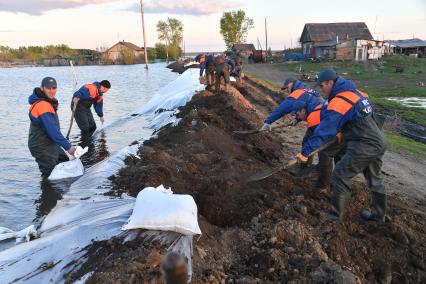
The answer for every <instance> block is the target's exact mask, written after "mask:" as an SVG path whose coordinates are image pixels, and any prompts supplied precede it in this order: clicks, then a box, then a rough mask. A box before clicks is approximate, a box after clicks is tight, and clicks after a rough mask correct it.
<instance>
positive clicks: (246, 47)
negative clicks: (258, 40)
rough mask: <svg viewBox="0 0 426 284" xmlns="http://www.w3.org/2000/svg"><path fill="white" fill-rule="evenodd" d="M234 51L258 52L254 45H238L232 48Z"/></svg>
mask: <svg viewBox="0 0 426 284" xmlns="http://www.w3.org/2000/svg"><path fill="white" fill-rule="evenodd" d="M232 50H235V51H253V50H256V48H255V47H254V44H252V43H236V44H234V45H233V46H232Z"/></svg>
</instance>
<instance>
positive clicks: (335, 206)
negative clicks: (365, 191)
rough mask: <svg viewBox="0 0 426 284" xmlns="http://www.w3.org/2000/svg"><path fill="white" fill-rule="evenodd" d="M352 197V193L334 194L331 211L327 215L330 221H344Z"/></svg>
mask: <svg viewBox="0 0 426 284" xmlns="http://www.w3.org/2000/svg"><path fill="white" fill-rule="evenodd" d="M350 197H351V194H350V193H340V192H339V193H336V192H333V196H332V197H331V209H330V210H329V211H328V213H327V217H326V218H327V220H328V221H338V220H342V219H343V214H344V211H345V207H346V203H347V201H348V200H349V198H350Z"/></svg>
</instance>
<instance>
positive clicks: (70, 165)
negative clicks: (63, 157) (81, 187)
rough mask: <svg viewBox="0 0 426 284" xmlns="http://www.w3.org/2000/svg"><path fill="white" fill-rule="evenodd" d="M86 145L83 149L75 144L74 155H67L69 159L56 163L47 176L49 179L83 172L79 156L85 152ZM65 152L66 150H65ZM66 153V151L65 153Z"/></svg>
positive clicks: (68, 176)
mask: <svg viewBox="0 0 426 284" xmlns="http://www.w3.org/2000/svg"><path fill="white" fill-rule="evenodd" d="M88 150H89V148H88V147H85V148H84V149H83V148H81V147H80V146H77V147H76V149H75V153H74V156H69V155H68V157H69V158H70V161H68V162H63V163H60V164H57V165H56V166H55V168H54V169H53V171H52V173H51V174H50V176H49V179H50V180H57V179H64V178H72V177H78V176H81V175H83V174H84V166H83V163H82V162H81V161H80V158H81V156H83V155H84V154H86V153H87V151H88ZM65 153H66V152H65ZM67 154H68V153H67Z"/></svg>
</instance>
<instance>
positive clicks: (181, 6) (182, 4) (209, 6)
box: [128, 0, 241, 16]
mask: <svg viewBox="0 0 426 284" xmlns="http://www.w3.org/2000/svg"><path fill="white" fill-rule="evenodd" d="M239 6H241V4H240V3H238V2H237V1H234V0H227V1H226V0H213V1H212V0H155V1H154V0H153V1H149V2H146V3H144V12H145V13H151V14H179V15H195V16H201V15H211V14H217V13H222V12H223V11H224V10H227V9H231V8H236V7H239ZM128 10H130V11H134V12H139V11H140V5H139V4H135V5H133V6H131V7H130V8H129V9H128Z"/></svg>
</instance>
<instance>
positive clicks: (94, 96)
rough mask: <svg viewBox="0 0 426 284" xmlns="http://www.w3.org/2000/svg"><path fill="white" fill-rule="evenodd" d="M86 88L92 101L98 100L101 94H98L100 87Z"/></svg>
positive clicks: (87, 85)
mask: <svg viewBox="0 0 426 284" xmlns="http://www.w3.org/2000/svg"><path fill="white" fill-rule="evenodd" d="M84 87H85V88H86V89H88V90H89V96H90V97H91V98H92V99H97V97H98V95H99V93H98V87H96V85H94V84H86V85H84Z"/></svg>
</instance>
